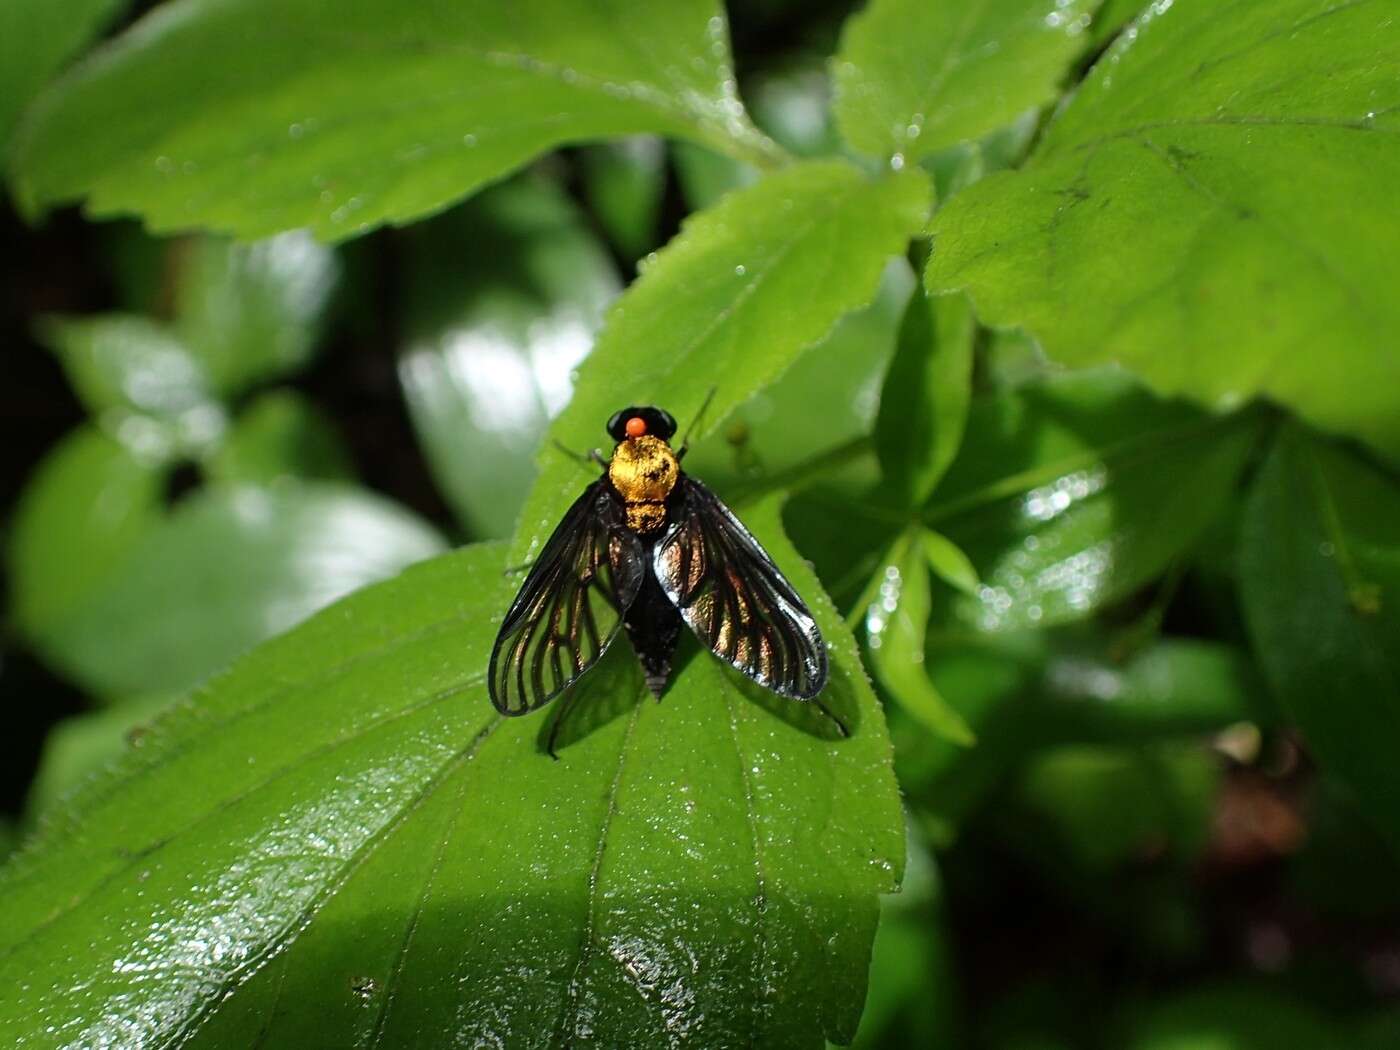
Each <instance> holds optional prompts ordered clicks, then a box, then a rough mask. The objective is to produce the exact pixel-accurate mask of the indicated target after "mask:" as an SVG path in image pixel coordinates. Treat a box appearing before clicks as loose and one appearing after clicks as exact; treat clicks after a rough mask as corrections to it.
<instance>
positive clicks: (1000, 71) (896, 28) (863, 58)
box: [834, 0, 1095, 163]
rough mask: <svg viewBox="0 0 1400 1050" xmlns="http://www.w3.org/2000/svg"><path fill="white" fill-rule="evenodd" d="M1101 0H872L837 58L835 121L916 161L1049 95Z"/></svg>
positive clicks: (881, 149)
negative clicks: (1096, 0) (958, 1)
mask: <svg viewBox="0 0 1400 1050" xmlns="http://www.w3.org/2000/svg"><path fill="white" fill-rule="evenodd" d="M1094 7H1095V3H1094V0H976V2H972V3H965V4H950V3H926V2H923V0H871V2H870V4H869V6H867V7H866V9H865V10H864V11H863V12H861V13H860V14H858V15H855V16H854V17H852V18H851V19H850V20H849V21H848V22H847V24H846V28H845V30H844V32H843V33H842V35H841V48H840V51H839V52H838V53H837V55H836V58H835V60H834V76H835V79H836V121H837V124H838V126H839V127H840V128H841V133H842V134H843V135H845V137H846V141H847V142H849V143H850V144H851V145H852V146H854V147H855V148H856V149H858V150H861V151H862V152H864V153H868V154H870V155H871V156H875V157H891V156H893V157H898V158H900V162H901V163H902V162H904V161H913V160H917V159H919V158H920V157H923V156H926V155H928V154H930V153H933V152H934V151H936V150H939V149H942V148H943V147H945V146H953V145H956V144H957V143H959V142H965V141H968V140H971V139H979V138H981V137H982V136H983V135H986V134H987V133H988V132H990V131H994V130H996V129H997V128H999V127H1001V126H1003V125H1006V124H1010V123H1011V122H1012V121H1013V120H1015V119H1016V118H1017V117H1018V116H1020V115H1021V114H1022V113H1023V112H1024V111H1025V110H1027V109H1030V108H1031V107H1033V106H1040V105H1044V104H1045V103H1048V102H1050V101H1052V100H1053V99H1054V98H1055V97H1056V96H1057V94H1058V93H1059V92H1058V86H1059V83H1060V80H1061V79H1062V78H1063V77H1064V75H1065V73H1066V71H1067V70H1068V68H1069V65H1070V63H1071V62H1072V61H1073V60H1074V58H1075V56H1076V55H1078V54H1079V52H1080V51H1082V50H1083V48H1084V46H1085V44H1086V42H1087V40H1086V36H1085V33H1084V31H1085V30H1086V29H1087V28H1088V27H1089V16H1090V12H1092V10H1093V8H1094Z"/></svg>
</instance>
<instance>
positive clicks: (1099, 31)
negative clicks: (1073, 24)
mask: <svg viewBox="0 0 1400 1050" xmlns="http://www.w3.org/2000/svg"><path fill="white" fill-rule="evenodd" d="M1147 6H1148V0H1103V3H1102V4H1100V5H1099V9H1098V10H1097V11H1095V12H1094V28H1093V30H1092V32H1091V33H1090V36H1091V37H1092V39H1093V43H1094V46H1095V47H1102V46H1103V45H1104V44H1107V43H1108V42H1109V41H1110V40H1112V39H1113V38H1114V37H1115V36H1117V35H1118V34H1119V33H1121V32H1122V31H1123V29H1124V27H1126V26H1127V24H1128V23H1129V22H1131V21H1132V20H1133V19H1134V18H1136V17H1137V16H1138V15H1139V14H1140V13H1141V12H1142V11H1143V9H1144V8H1146V7H1147Z"/></svg>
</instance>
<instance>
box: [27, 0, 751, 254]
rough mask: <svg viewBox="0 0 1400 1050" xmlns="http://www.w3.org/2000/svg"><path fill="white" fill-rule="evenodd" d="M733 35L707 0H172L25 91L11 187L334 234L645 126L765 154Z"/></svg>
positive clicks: (406, 214)
mask: <svg viewBox="0 0 1400 1050" xmlns="http://www.w3.org/2000/svg"><path fill="white" fill-rule="evenodd" d="M727 37H728V32H727V28H726V25H725V20H724V16H723V12H722V9H721V8H720V7H719V5H718V4H717V3H714V2H713V0H684V2H681V3H671V4H665V5H656V4H647V3H641V2H637V0H627V2H624V3H621V4H617V5H613V6H611V7H609V8H606V9H601V8H581V7H579V6H577V5H574V4H570V3H566V2H561V0H529V2H528V3H524V4H514V5H511V6H510V7H509V8H504V7H501V6H500V5H498V4H494V3H491V2H488V0H471V2H468V3H461V4H448V5H443V4H435V3H430V2H428V0H408V2H404V3H398V4H393V5H390V6H388V7H386V6H384V5H383V4H380V3H374V2H370V0H354V2H348V3H342V4H338V5H337V6H336V8H335V10H334V13H333V15H332V14H329V13H328V12H327V10H326V8H325V6H324V5H323V4H322V3H320V2H319V0H243V2H241V3H237V4H219V3H213V2H209V0H178V2H177V3H175V4H174V5H172V6H169V7H165V8H162V9H161V10H159V11H156V12H154V13H153V14H150V15H148V16H147V17H146V18H145V19H144V20H143V21H142V22H141V23H140V24H139V25H138V26H136V27H135V28H134V29H132V30H131V31H129V32H128V33H126V34H125V35H124V36H122V37H121V38H120V40H119V41H118V42H117V43H116V44H115V45H114V46H112V47H110V48H108V49H107V50H106V51H105V52H104V53H103V54H102V55H101V57H100V59H94V60H91V61H89V62H87V63H86V64H84V65H83V66H82V67H80V69H79V70H78V71H77V72H76V74H75V75H73V76H70V77H68V78H66V79H65V80H64V81H63V83H62V84H60V85H59V86H58V87H57V88H55V90H53V91H52V92H50V93H49V94H48V95H46V96H45V98H44V99H43V100H42V101H41V102H40V103H39V104H38V105H37V106H36V108H35V111H34V120H33V122H32V123H31V124H30V125H29V126H28V134H26V135H24V136H23V137H22V138H21V139H20V141H19V143H18V149H17V156H16V160H15V163H14V168H15V176H16V183H17V185H18V188H19V192H20V195H21V197H22V199H23V200H24V201H25V202H26V203H27V205H28V207H29V208H30V209H31V210H38V209H41V208H44V207H48V206H50V205H52V204H55V203H59V202H63V201H68V200H72V199H74V198H77V197H80V196H81V197H86V198H87V199H88V207H89V209H90V210H91V211H92V212H93V213H95V214H101V215H111V214H115V213H120V212H137V213H139V214H140V215H142V216H143V217H144V218H145V220H146V222H147V223H148V224H149V225H150V227H151V228H152V229H156V230H170V229H177V228H187V227H191V226H202V227H206V228H210V229H215V230H221V231H227V232H232V233H237V234H239V235H240V236H242V237H258V236H264V235H267V234H271V233H276V232H279V231H281V230H286V229H291V228H294V227H300V226H309V227H311V228H312V229H314V230H315V231H316V233H317V234H318V235H319V236H320V237H322V238H332V237H346V236H350V235H353V234H355V233H358V232H360V231H363V230H366V229H368V228H370V227H371V226H375V225H378V224H379V223H383V222H386V221H387V222H404V221H407V220H409V219H413V218H418V217H420V216H422V215H425V214H428V213H430V212H433V211H437V210H439V209H441V208H442V207H444V206H445V205H447V204H449V203H451V202H452V201H454V200H457V199H459V198H461V197H463V196H466V195H467V194H469V193H471V192H472V191H473V190H476V189H478V188H480V187H481V186H482V185H484V184H485V183H488V182H490V181H492V180H495V179H498V178H500V177H501V176H503V175H505V174H508V173H509V172H511V171H513V170H515V169H516V168H519V167H520V166H521V165H523V164H524V163H525V162H526V161H528V160H530V159H531V158H532V157H534V156H536V155H537V154H540V153H543V152H545V151H547V150H549V149H551V148H553V147H555V146H558V145H561V144H563V143H570V142H583V141H588V140H592V139H599V138H606V137H613V136H621V135H628V134H637V133H642V132H653V133H658V134H663V135H670V136H677V137H683V138H692V139H695V140H697V141H700V142H705V143H708V144H710V145H712V146H714V147H715V148H718V149H721V150H726V151H732V152H734V153H735V154H739V155H742V156H745V157H748V158H757V159H759V160H762V161H765V162H768V161H771V160H772V159H773V158H774V156H775V155H776V153H777V151H776V148H775V147H773V146H772V144H771V143H769V142H768V140H766V139H765V138H764V137H763V136H762V135H760V134H759V133H758V132H757V131H755V130H754V128H753V127H752V125H751V124H750V123H749V122H748V119H747V118H746V116H745V115H744V110H743V107H742V105H741V104H740V102H739V100H738V97H737V95H736V94H735V86H734V75H733V71H732V69H731V68H730V59H729V49H728V40H727ZM230 40H237V41H238V46H237V47H230V46H229V41H230Z"/></svg>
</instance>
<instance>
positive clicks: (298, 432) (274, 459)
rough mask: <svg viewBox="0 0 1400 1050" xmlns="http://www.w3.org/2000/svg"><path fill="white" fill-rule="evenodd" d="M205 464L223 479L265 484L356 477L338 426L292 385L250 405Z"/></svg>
mask: <svg viewBox="0 0 1400 1050" xmlns="http://www.w3.org/2000/svg"><path fill="white" fill-rule="evenodd" d="M205 467H206V469H207V471H208V473H209V475H210V477H211V478H213V479H215V480H218V481H247V482H253V483H255V484H261V485H270V484H272V483H273V482H275V481H279V480H282V479H286V478H324V479H327V480H331V481H349V480H351V479H352V478H353V477H354V467H353V466H352V465H351V462H350V454H349V452H348V451H346V448H345V445H344V442H342V441H341V439H340V434H339V433H337V431H336V428H335V424H334V423H333V422H332V420H331V419H330V418H329V417H327V416H326V415H325V414H324V413H323V412H321V410H320V409H318V408H317V407H316V406H315V405H314V404H313V403H312V402H311V401H309V400H307V399H306V398H305V397H304V396H302V395H301V394H299V393H297V392H296V391H295V390H291V389H280V390H271V391H269V392H267V393H266V394H262V395H260V396H259V397H258V398H257V399H256V400H254V401H253V403H252V404H250V405H249V406H248V407H247V408H246V409H244V410H243V414H242V415H241V416H239V417H238V419H237V420H235V421H234V424H233V426H232V427H230V428H229V431H228V433H227V435H226V436H225V438H224V440H223V442H222V443H221V444H220V445H219V447H218V449H217V450H216V451H215V452H214V455H213V456H212V457H211V458H210V460H209V461H208V462H207V463H206V464H205Z"/></svg>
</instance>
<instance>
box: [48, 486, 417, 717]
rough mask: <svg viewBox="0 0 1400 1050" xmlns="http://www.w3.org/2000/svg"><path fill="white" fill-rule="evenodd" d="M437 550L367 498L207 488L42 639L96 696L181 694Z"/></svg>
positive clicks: (354, 492) (309, 489) (412, 525)
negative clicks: (244, 654)
mask: <svg viewBox="0 0 1400 1050" xmlns="http://www.w3.org/2000/svg"><path fill="white" fill-rule="evenodd" d="M442 548H443V543H442V540H441V538H440V537H439V536H438V535H437V534H436V533H435V532H434V531H433V530H432V529H431V528H429V527H428V526H427V525H425V524H424V523H423V522H421V521H420V520H419V519H418V518H416V517H415V516H414V515H412V514H410V513H409V512H408V511H406V510H404V509H402V508H400V507H399V506H397V505H395V504H393V503H390V502H389V501H387V500H384V499H382V498H380V497H378V496H373V495H371V494H369V493H367V492H363V491H361V490H358V489H354V488H350V487H346V486H338V485H334V484H330V483H321V484H314V483H307V484H304V485H298V484H288V485H281V486H274V487H271V488H260V487H257V486H252V485H243V486H229V487H211V488H205V489H202V490H199V491H197V492H195V493H193V494H192V495H190V496H189V497H187V498H186V499H185V500H183V501H182V502H181V503H180V504H179V505H177V507H176V508H175V509H174V510H173V511H172V512H171V514H170V515H169V517H168V518H167V519H166V520H165V521H164V522H162V523H161V524H160V525H159V526H158V527H156V528H152V529H149V530H148V531H147V532H145V533H144V535H143V536H142V537H141V539H140V542H139V543H137V544H134V545H133V546H132V548H131V549H130V550H129V551H128V552H127V556H126V557H125V558H124V560H123V561H122V562H121V564H120V566H118V567H117V568H116V569H115V571H114V572H113V573H112V575H111V576H110V577H109V578H108V579H106V580H105V582H104V583H103V585H102V587H101V588H100V589H98V590H96V592H95V593H93V594H92V595H91V596H90V597H89V599H88V600H87V601H86V602H85V603H84V604H83V606H82V608H81V609H80V610H78V611H77V613H76V615H75V616H73V617H71V618H70V619H68V620H66V621H65V622H63V623H62V624H61V625H60V626H59V628H58V629H56V630H54V631H52V632H50V633H49V634H48V635H47V636H46V638H45V643H46V649H47V650H48V652H49V655H50V657H51V659H53V660H54V662H56V663H57V664H59V665H60V666H61V667H63V668H64V670H65V671H67V672H68V673H69V674H70V675H72V676H73V677H74V678H76V679H77V680H79V681H81V682H83V683H84V684H85V685H87V686H88V687H89V688H91V689H92V690H93V691H94V692H97V693H102V694H108V695H118V696H120V695H129V694H136V693H150V692H173V691H177V690H180V689H185V688H188V687H189V686H191V685H193V684H195V683H196V682H198V681H199V680H201V679H202V678H204V677H205V676H206V675H208V674H209V673H210V672H212V671H215V670H218V669H219V668H221V667H223V666H224V665H225V664H227V663H228V662H229V661H231V660H232V659H234V658H235V657H236V656H238V655H239V654H241V653H242V652H243V651H244V650H246V649H248V648H250V647H251V646H253V645H254V644H256V643H257V642H259V641H262V640H263V639H264V638H267V637H270V636H271V635H273V634H276V633H277V632H279V631H283V630H286V629H287V628H288V627H290V626H292V625H293V624H295V623H297V622H298V621H300V620H302V619H304V618H305V617H306V616H308V615H310V614H311V613H312V612H314V611H315V610H316V609H319V608H320V607H322V606H323V605H326V604H328V603H329V602H331V601H334V600H335V599H336V598H339V597H340V596H341V595H343V594H346V593H348V592H349V591H352V590H354V589H355V588H356V587H360V586H362V585H363V584H365V583H368V582H370V581H372V580H377V579H381V578H383V577H385V576H388V575H390V574H392V573H394V572H397V571H398V570H399V569H401V568H403V567H404V566H405V565H409V564H412V563H413V562H415V561H419V560H421V559H423V558H426V557H429V556H431V555H433V554H436V553H438V552H439V551H441V550H442Z"/></svg>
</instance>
